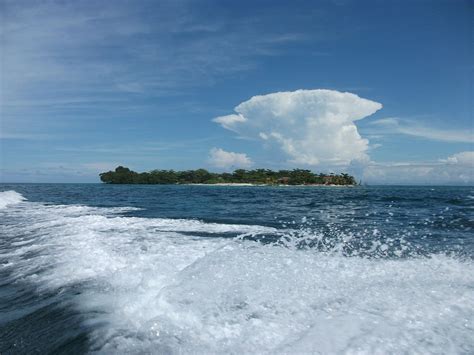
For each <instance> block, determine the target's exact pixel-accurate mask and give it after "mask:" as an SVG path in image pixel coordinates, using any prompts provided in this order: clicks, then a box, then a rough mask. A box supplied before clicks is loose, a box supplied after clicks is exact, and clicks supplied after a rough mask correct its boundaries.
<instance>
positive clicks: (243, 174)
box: [99, 166, 357, 186]
mask: <svg viewBox="0 0 474 355" xmlns="http://www.w3.org/2000/svg"><path fill="white" fill-rule="evenodd" d="M99 176H100V180H101V181H102V182H104V183H107V184H161V185H165V184H166V185H169V184H206V185H309V186H335V185H336V186H353V185H357V182H356V180H355V179H354V177H353V176H351V175H349V174H345V173H344V174H332V173H331V174H323V173H320V174H315V173H313V172H312V171H311V170H305V169H293V170H278V171H273V170H269V169H255V170H245V169H237V170H235V171H234V172H232V173H213V172H209V171H207V170H206V169H197V170H185V171H175V170H152V171H150V172H143V173H137V172H135V171H132V170H130V169H129V168H126V167H123V166H119V167H117V168H116V169H115V171H107V172H104V173H101V174H99Z"/></svg>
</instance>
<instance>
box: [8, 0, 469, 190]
mask: <svg viewBox="0 0 474 355" xmlns="http://www.w3.org/2000/svg"><path fill="white" fill-rule="evenodd" d="M473 39H474V3H473V2H472V1H469V0H466V1H464V0H444V1H438V0H429V1H428V0H426V1H425V0H410V1H408V0H407V1H402V0H399V1H390V0H388V1H375V0H374V1H365V0H358V1H355V0H332V1H329V0H328V1H325V0H321V1H276V0H272V1H206V0H203V1H180V0H176V1H159V0H155V1H146V0H137V1H121V0H115V1H99V0H97V1H92V0H88V1H80V0H79V1H66V0H62V1H39V0H38V1H24V0H0V41H1V42H0V59H1V62H0V65H1V66H0V75H1V76H0V181H2V182H99V179H98V174H99V173H100V172H103V171H107V170H111V169H114V168H115V167H116V166H118V165H123V166H127V167H129V168H131V169H133V170H136V171H150V170H153V169H175V170H185V169H197V168H206V169H208V170H211V171H231V170H234V169H237V168H245V169H248V168H270V169H293V168H305V169H311V170H313V171H314V172H327V173H329V172H335V173H339V172H349V173H351V174H354V175H355V176H356V177H357V179H358V180H362V181H363V182H365V183H369V184H441V185H445V184H448V185H474V145H473V142H474V119H473V102H474V100H473V99H474V97H473V69H474V64H473V63H474V55H473V48H474V46H473V45H474V43H473Z"/></svg>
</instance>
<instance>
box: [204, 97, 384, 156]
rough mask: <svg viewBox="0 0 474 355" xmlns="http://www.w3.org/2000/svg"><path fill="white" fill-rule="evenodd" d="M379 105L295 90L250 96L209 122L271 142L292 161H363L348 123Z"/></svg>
mask: <svg viewBox="0 0 474 355" xmlns="http://www.w3.org/2000/svg"><path fill="white" fill-rule="evenodd" d="M381 108H382V105H381V104H379V103H377V102H374V101H370V100H367V99H363V98H360V97H359V96H357V95H355V94H351V93H348V92H339V91H333V90H297V91H293V92H277V93H272V94H268V95H261V96H254V97H252V98H251V99H250V100H248V101H245V102H242V103H241V104H240V105H238V106H237V107H235V112H236V113H237V114H232V115H228V116H221V117H217V118H215V119H214V120H213V121H214V122H217V123H219V124H221V125H222V127H224V128H226V129H228V130H231V131H234V132H237V133H238V134H239V135H240V136H243V137H247V138H254V139H258V140H261V141H262V142H264V143H265V144H266V145H269V146H272V145H273V146H276V147H278V149H279V150H280V151H281V152H283V153H284V155H285V156H286V158H287V159H288V160H289V161H290V162H291V163H293V164H300V165H318V164H329V165H348V164H350V162H351V161H354V160H358V161H368V160H369V159H368V156H367V150H368V140H367V139H364V138H362V137H361V136H360V135H359V132H358V131H357V127H356V125H355V124H354V121H357V120H360V119H363V118H365V117H367V116H369V115H371V114H373V113H375V112H376V111H378V110H379V109H381Z"/></svg>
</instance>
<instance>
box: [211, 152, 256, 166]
mask: <svg viewBox="0 0 474 355" xmlns="http://www.w3.org/2000/svg"><path fill="white" fill-rule="evenodd" d="M209 163H210V164H211V165H213V166H215V167H217V168H248V167H250V166H252V164H253V163H252V160H251V159H250V158H249V157H248V156H247V154H244V153H234V152H226V151H225V150H223V149H221V148H212V149H211V151H210V152H209Z"/></svg>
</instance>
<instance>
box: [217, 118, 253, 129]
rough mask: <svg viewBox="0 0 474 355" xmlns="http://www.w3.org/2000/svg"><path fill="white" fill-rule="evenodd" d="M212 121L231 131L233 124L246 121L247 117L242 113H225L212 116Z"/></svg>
mask: <svg viewBox="0 0 474 355" xmlns="http://www.w3.org/2000/svg"><path fill="white" fill-rule="evenodd" d="M212 121H214V122H216V123H219V124H220V125H221V126H222V127H224V128H226V129H228V130H230V131H233V130H234V126H235V125H236V124H238V123H239V122H240V123H241V122H246V121H247V119H246V118H245V117H244V116H242V115H227V116H220V117H216V118H214V119H213V120H212Z"/></svg>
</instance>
